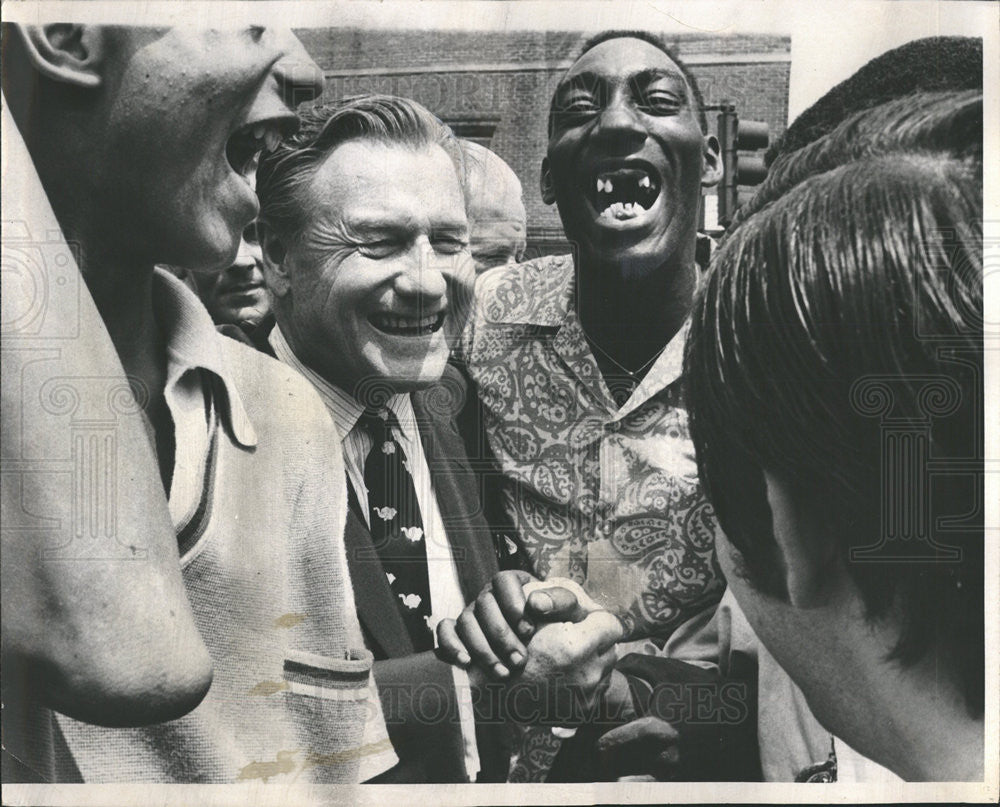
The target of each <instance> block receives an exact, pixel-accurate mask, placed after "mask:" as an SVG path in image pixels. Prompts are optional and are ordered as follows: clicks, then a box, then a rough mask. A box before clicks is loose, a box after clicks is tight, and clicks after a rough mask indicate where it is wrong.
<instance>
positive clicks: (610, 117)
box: [597, 89, 646, 151]
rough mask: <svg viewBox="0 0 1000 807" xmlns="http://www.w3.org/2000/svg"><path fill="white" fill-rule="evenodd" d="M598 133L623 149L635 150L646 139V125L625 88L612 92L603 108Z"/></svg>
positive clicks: (611, 143) (614, 145)
mask: <svg viewBox="0 0 1000 807" xmlns="http://www.w3.org/2000/svg"><path fill="white" fill-rule="evenodd" d="M597 135H598V137H600V138H601V139H602V140H604V141H606V143H607V144H608V145H611V146H613V147H617V148H619V149H620V150H622V151H633V150H634V149H635V148H636V147H637V146H640V145H642V143H643V141H644V140H645V139H646V127H645V126H644V125H643V123H642V121H641V120H640V118H639V115H638V112H637V111H636V109H635V108H634V107H633V105H632V103H631V100H630V98H629V97H628V95H627V94H626V93H625V92H624V91H623V90H621V89H618V90H616V91H615V92H614V93H612V95H611V98H610V99H609V100H608V103H607V106H605V107H604V109H603V110H601V115H600V119H599V120H598V130H597Z"/></svg>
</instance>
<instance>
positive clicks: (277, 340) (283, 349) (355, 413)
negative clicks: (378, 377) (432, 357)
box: [268, 323, 414, 439]
mask: <svg viewBox="0 0 1000 807" xmlns="http://www.w3.org/2000/svg"><path fill="white" fill-rule="evenodd" d="M268 342H269V343H270V345H271V347H272V348H273V349H274V355H275V356H277V357H278V359H279V360H281V361H283V362H284V363H285V364H287V365H288V366H289V367H292V368H294V369H295V370H298V372H299V373H301V374H302V375H304V376H305V377H306V378H307V379H308V380H309V382H310V383H311V384H312V385H313V386H314V387H315V388H316V391H317V392H318V393H319V397H320V398H321V399H322V400H323V403H324V404H325V405H326V408H327V409H328V410H329V412H330V416H331V417H332V418H333V422H334V424H335V425H336V426H337V430H338V431H339V432H340V435H341V438H344V439H346V437H347V435H348V434H350V433H351V430H352V429H353V428H354V427H355V426H356V425H357V422H358V420H359V419H360V418H361V415H362V413H363V412H364V411H365V408H364V407H363V406H362V405H361V404H360V403H358V402H357V400H355V398H354V396H353V395H348V394H347V393H346V392H344V391H343V390H342V389H341V388H340V387H338V386H337V385H335V384H331V383H330V382H329V381H327V380H326V379H325V378H323V376H321V375H320V374H319V373H317V372H316V371H315V370H313V369H312V368H311V367H308V366H306V365H305V364H304V363H303V362H302V361H300V360H299V357H298V356H296V355H295V351H293V350H292V348H291V346H290V345H289V344H288V340H287V339H285V335H284V334H283V333H282V332H281V326H280V325H278V324H277V323H275V326H274V328H272V329H271V334H270V336H268ZM386 407H387V408H388V409H390V410H392V412H393V414H394V415H395V416H396V419H397V421H398V422H399V424H400V428H401V429H402V430H403V433H404V434H407V433H408V431H407V425H408V424H411V423H413V421H414V414H413V406H412V404H411V402H410V396H409V395H407V394H405V393H400V394H397V395H393V396H392V397H391V398H389V400H388V401H386Z"/></svg>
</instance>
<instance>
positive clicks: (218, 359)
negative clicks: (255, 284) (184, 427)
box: [153, 269, 257, 448]
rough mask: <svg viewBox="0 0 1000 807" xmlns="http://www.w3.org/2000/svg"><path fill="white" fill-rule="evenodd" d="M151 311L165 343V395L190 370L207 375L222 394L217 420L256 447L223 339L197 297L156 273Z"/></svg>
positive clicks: (165, 274)
mask: <svg viewBox="0 0 1000 807" xmlns="http://www.w3.org/2000/svg"><path fill="white" fill-rule="evenodd" d="M153 308H154V311H155V313H156V318H157V322H158V323H159V325H160V329H161V331H162V332H163V335H164V338H165V339H166V349H167V382H166V386H165V389H164V392H165V394H167V395H169V394H171V390H172V389H173V387H174V386H176V385H177V384H178V382H180V380H181V378H182V377H183V376H184V375H185V374H186V373H188V372H189V371H191V370H198V369H200V370H205V371H207V372H209V373H211V374H212V375H214V376H215V377H216V378H218V379H219V381H220V382H221V384H222V388H223V389H224V390H225V393H226V394H225V396H215V399H214V403H215V406H216V408H217V411H218V412H219V414H220V416H221V417H222V418H224V419H225V420H226V421H228V423H229V426H230V430H231V432H232V434H233V437H234V438H235V439H236V441H237V442H238V443H239V444H240V445H242V446H244V447H246V448H250V447H252V446H255V445H257V433H256V431H255V430H254V427H253V424H252V423H251V422H250V418H249V416H248V415H247V412H246V408H245V407H244V405H243V399H242V398H241V397H240V394H239V391H238V389H237V387H236V385H235V384H234V383H233V380H232V376H231V374H230V372H229V370H228V368H227V366H226V361H225V357H224V356H223V353H222V343H221V342H220V340H221V339H224V338H226V337H224V336H222V335H221V334H219V332H218V331H216V330H215V325H214V323H213V322H212V318H211V317H210V316H209V314H208V311H206V310H205V307H204V306H203V305H202V304H201V301H200V300H199V299H198V297H197V295H195V293H194V292H193V291H191V290H190V289H189V288H188V287H187V286H185V285H184V284H183V283H182V282H181V281H180V280H178V279H177V278H176V277H174V276H173V275H172V274H171V273H170V272H168V271H166V270H164V269H156V270H155V272H154V273H153ZM220 398H225V400H219V399H220Z"/></svg>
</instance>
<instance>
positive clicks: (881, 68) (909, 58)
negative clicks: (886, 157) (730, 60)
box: [765, 36, 983, 165]
mask: <svg viewBox="0 0 1000 807" xmlns="http://www.w3.org/2000/svg"><path fill="white" fill-rule="evenodd" d="M982 88H983V40H982V39H978V38H975V37H969V36H930V37H927V38H926V39H916V40H914V41H912V42H907V43H906V44H905V45H900V46H899V47H898V48H893V49H892V50H889V51H886V52H885V53H883V54H881V55H880V56H876V57H875V58H874V59H872V60H871V61H870V62H868V63H867V64H866V65H864V66H863V67H862V68H861V69H860V70H858V71H857V72H856V73H854V75H852V76H851V77H850V78H848V79H845V80H844V81H842V82H840V84H838V85H837V86H836V87H834V88H833V89H832V90H830V91H829V92H827V93H826V94H825V95H824V96H823V97H822V98H820V99H819V100H818V101H817V102H816V103H814V104H813V105H812V106H811V107H809V108H808V109H807V110H806V111H805V112H803V113H802V114H801V115H799V116H798V117H797V118H796V119H795V122H794V123H793V124H792V125H791V126H789V127H788V129H786V130H785V133H784V134H783V135H782V136H781V137H780V138H779V139H778V140H777V141H776V142H775V143H774V144H773V145H772V146H771V148H769V149H768V150H767V154H766V155H765V160H766V162H767V164H768V165H771V164H772V163H773V162H774V161H775V160H777V159H778V158H779V157H780V156H782V155H783V154H791V153H792V152H793V151H797V150H798V149H800V148H802V147H803V146H806V145H808V144H809V143H812V142H813V141H814V140H818V139H819V138H820V137H823V135H825V134H828V133H829V132H832V131H833V130H834V129H835V128H837V126H839V125H840V123H841V122H842V121H843V120H844V119H845V118H847V117H848V116H849V115H852V114H854V113H857V112H860V111H861V110H863V109H870V108H872V107H875V106H878V105H879V104H884V103H886V102H887V101H891V100H893V99H894V98H899V97H901V96H903V95H908V94H909V93H913V92H942V91H950V92H957V91H961V90H982Z"/></svg>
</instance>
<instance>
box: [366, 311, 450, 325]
mask: <svg viewBox="0 0 1000 807" xmlns="http://www.w3.org/2000/svg"><path fill="white" fill-rule="evenodd" d="M438 316H439V315H438V314H432V315H430V316H427V317H420V318H417V317H400V316H394V315H392V314H380V315H378V317H377V320H378V322H379V323H380V324H381V325H385V326H388V327H390V328H430V327H431V326H433V325H436V324H437V321H438Z"/></svg>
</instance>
